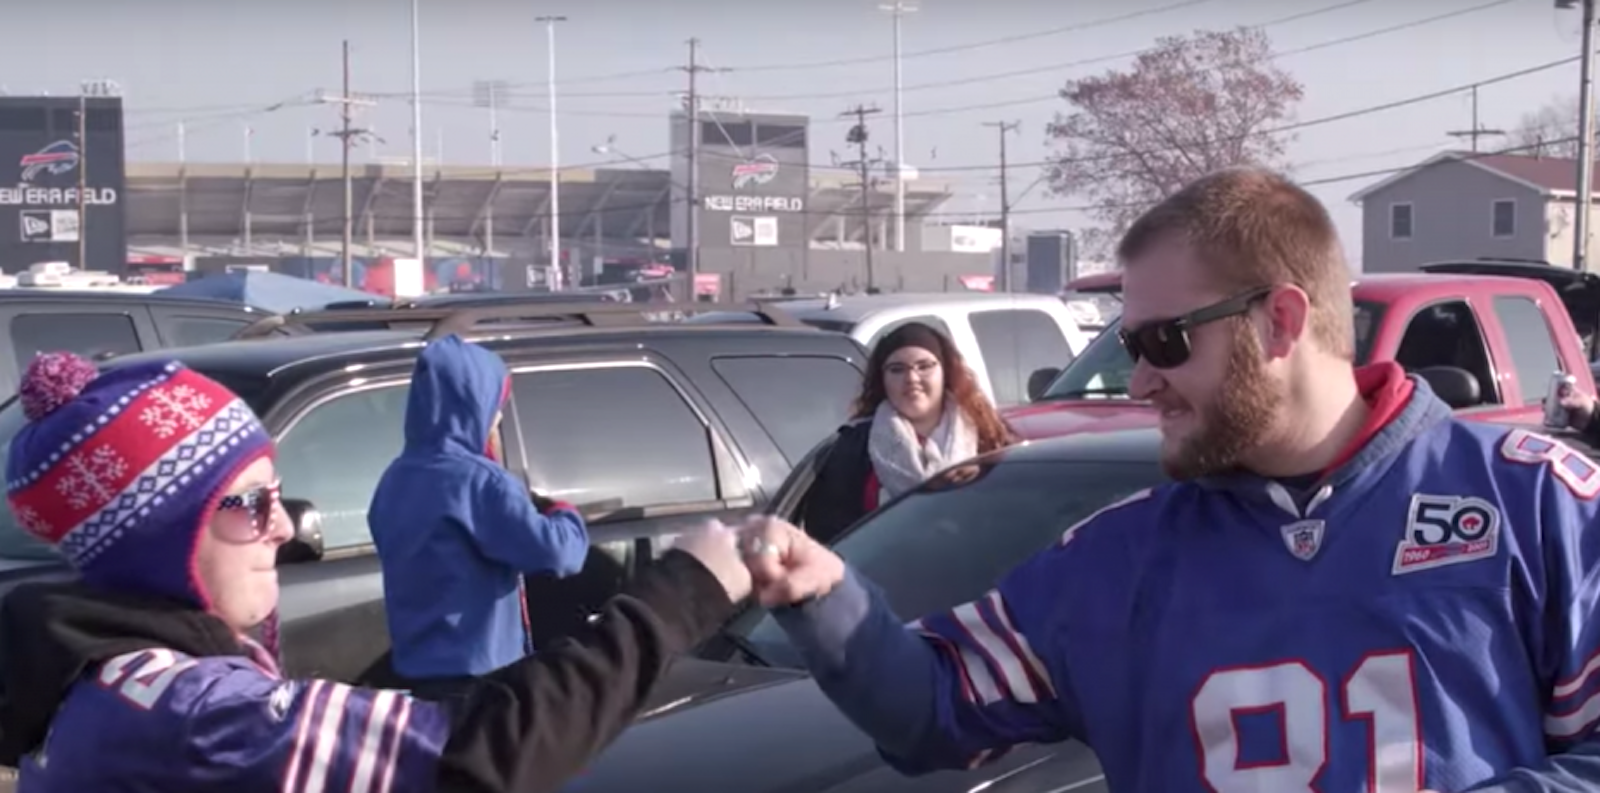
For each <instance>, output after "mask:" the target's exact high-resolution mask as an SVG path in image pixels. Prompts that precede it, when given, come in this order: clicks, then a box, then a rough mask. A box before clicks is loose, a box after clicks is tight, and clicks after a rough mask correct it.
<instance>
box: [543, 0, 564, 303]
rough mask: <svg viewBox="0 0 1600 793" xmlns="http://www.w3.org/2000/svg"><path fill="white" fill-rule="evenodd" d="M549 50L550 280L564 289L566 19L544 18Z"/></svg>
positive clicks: (558, 287)
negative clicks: (560, 77) (562, 61)
mask: <svg viewBox="0 0 1600 793" xmlns="http://www.w3.org/2000/svg"><path fill="white" fill-rule="evenodd" d="M538 21H540V22H543V23H544V27H545V47H546V49H548V50H549V63H548V64H547V66H546V72H547V74H546V80H547V82H548V88H549V91H550V277H551V281H552V283H551V286H552V287H554V288H556V289H560V288H562V287H564V286H565V285H566V278H565V277H564V276H565V273H563V272H561V145H560V138H559V137H558V134H557V127H556V23H557V22H565V21H567V18H566V17H564V16H542V17H539V19H538Z"/></svg>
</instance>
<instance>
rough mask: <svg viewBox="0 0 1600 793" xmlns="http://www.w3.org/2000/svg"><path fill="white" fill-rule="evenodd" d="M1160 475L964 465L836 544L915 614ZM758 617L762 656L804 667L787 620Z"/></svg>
mask: <svg viewBox="0 0 1600 793" xmlns="http://www.w3.org/2000/svg"><path fill="white" fill-rule="evenodd" d="M963 479H964V480H965V481H962V480H963ZM1160 481H1162V474H1161V470H1160V468H1159V467H1158V465H1157V464H1156V462H1155V460H1154V459H1152V460H1151V461H1150V462H1147V463H1145V462H1139V463H1128V462H1122V463H1105V462H1098V461H1060V462H1058V461H1027V462H1021V461H1013V462H1002V463H999V464H995V463H989V464H986V465H983V466H979V465H976V464H972V465H966V466H957V467H956V468H954V469H951V470H950V471H947V472H946V473H945V474H942V475H940V476H939V477H936V478H935V479H933V480H931V481H929V482H928V483H927V484H925V485H924V486H923V487H922V488H921V489H919V490H917V491H914V492H912V493H911V494H910V495H908V496H906V497H905V498H903V499H900V500H898V501H896V502H894V503H893V504H890V505H889V506H887V507H885V508H884V509H883V510H882V511H881V512H878V513H877V514H875V515H873V516H872V517H869V518H868V519H867V520H866V521H864V522H863V523H861V524H860V525H859V526H857V527H856V528H855V529H854V530H852V531H850V532H849V533H847V534H845V535H843V536H842V537H841V538H840V539H839V540H838V542H836V543H835V544H834V551H836V552H837V553H838V554H839V556H840V557H842V558H843V559H844V560H845V562H846V563H848V564H849V565H850V566H851V567H853V568H855V570H856V571H857V572H858V573H860V574H861V575H862V576H864V577H865V578H866V579H868V580H870V581H872V582H873V583H874V584H876V585H877V586H878V587H879V588H881V589H882V590H883V591H884V594H885V595H886V596H887V597H888V600H889V605H890V606H891V607H892V608H893V609H894V612H895V613H896V614H898V615H899V616H900V617H902V618H904V619H913V618H916V617H920V616H922V615H924V614H929V613H932V612H937V611H943V610H946V609H950V608H954V607H955V606H958V605H960V604H962V603H966V602H968V601H970V600H974V599H976V598H978V597H980V596H981V595H982V594H983V593H984V592H986V591H988V590H989V589H990V588H992V587H993V586H994V585H995V583H996V582H997V581H999V580H1000V579H1001V577H1003V576H1004V575H1005V574H1006V572H1007V571H1009V570H1010V569H1011V568H1013V567H1015V566H1016V565H1018V564H1020V563H1021V562H1023V561H1025V560H1026V559H1027V558H1028V557H1029V556H1031V555H1033V554H1034V553H1037V552H1038V551H1040V550H1042V549H1044V548H1047V547H1049V546H1050V544H1051V543H1053V542H1055V541H1057V540H1059V539H1060V537H1061V535H1062V533H1063V532H1065V531H1066V530H1067V529H1068V528H1069V527H1071V526H1072V525H1073V524H1075V523H1077V522H1078V521H1081V520H1083V519H1084V518H1087V517H1088V516H1089V515H1091V514H1093V513H1094V511H1095V510H1097V509H1100V508H1101V507H1104V506H1105V505H1107V504H1109V503H1111V502H1113V501H1115V500H1116V499H1119V498H1122V497H1123V496H1126V495H1128V494H1130V493H1133V492H1135V491H1137V490H1139V489H1141V488H1145V487H1150V486H1152V485H1154V484H1157V483H1159V482H1160ZM757 619H759V621H758V622H756V624H755V625H754V627H752V628H751V629H750V631H749V632H748V633H747V634H746V635H745V638H746V639H747V640H748V642H749V644H750V645H751V646H752V647H753V648H754V649H755V650H756V652H757V653H758V654H760V655H761V656H762V659H763V660H766V661H768V662H770V663H773V664H776V665H779V666H789V667H799V666H800V665H801V663H800V659H799V658H798V656H797V654H796V653H795V652H794V650H793V649H792V648H791V647H790V646H789V643H788V638H787V636H785V634H784V633H783V630H782V629H781V628H779V627H778V624H777V622H776V621H774V620H773V619H772V617H771V616H770V615H766V614H752V615H751V616H750V617H749V618H748V621H745V624H749V622H750V621H756V620H757ZM735 631H736V632H737V628H735Z"/></svg>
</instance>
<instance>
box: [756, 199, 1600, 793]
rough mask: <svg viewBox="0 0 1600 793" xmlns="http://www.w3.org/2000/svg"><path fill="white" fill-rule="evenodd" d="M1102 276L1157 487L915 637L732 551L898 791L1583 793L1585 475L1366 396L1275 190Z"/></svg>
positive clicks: (791, 532)
mask: <svg viewBox="0 0 1600 793" xmlns="http://www.w3.org/2000/svg"><path fill="white" fill-rule="evenodd" d="M1118 258H1119V260H1120V262H1121V264H1122V266H1123V288H1124V297H1125V307H1124V313H1123V327H1124V331H1123V334H1122V342H1123V344H1124V345H1125V346H1126V347H1127V350H1128V353H1129V354H1130V355H1131V356H1132V357H1133V358H1134V359H1135V361H1136V364H1135V366H1134V371H1133V375H1132V379H1131V383H1130V393H1131V395H1132V396H1133V397H1135V398H1139V399H1147V400H1149V401H1151V402H1152V403H1153V404H1154V405H1155V406H1156V408H1157V409H1158V410H1159V411H1160V428H1161V437H1162V442H1161V462H1162V465H1163V467H1164V468H1165V469H1166V470H1167V472H1168V473H1169V474H1170V475H1171V476H1172V477H1173V478H1174V479H1175V480H1177V481H1176V482H1175V483H1173V484H1169V485H1165V486H1162V487H1159V488H1156V489H1154V490H1149V491H1145V492H1141V493H1138V494H1135V495H1133V496H1131V497H1129V498H1127V499H1124V500H1123V501H1121V502H1118V503H1116V504H1113V505H1111V506H1109V507H1107V508H1105V509H1103V510H1101V511H1100V512H1099V513H1098V514H1096V515H1094V516H1092V517H1090V518H1089V519H1088V520H1086V521H1084V522H1082V523H1080V524H1078V525H1075V526H1072V527H1069V528H1067V529H1066V531H1065V533H1064V535H1063V537H1062V540H1061V542H1060V543H1059V544H1058V545H1057V546H1055V547H1052V548H1050V549H1048V550H1046V551H1044V552H1043V553H1041V554H1040V555H1039V556H1037V557H1035V558H1034V559H1032V560H1030V561H1029V562H1027V563H1025V564H1024V565H1022V566H1021V567H1019V568H1018V569H1016V570H1014V571H1013V572H1012V573H1010V574H1009V575H1007V576H1006V577H1005V578H1004V579H1003V580H1002V581H1001V582H1000V583H999V584H998V586H997V587H996V589H994V590H993V591H991V592H990V593H988V594H987V595H986V596H984V597H983V598H980V599H979V600H978V601H976V602H974V603H970V604H967V605H964V606H961V607H958V608H956V609H954V610H952V611H950V612H947V613H943V614H935V615H931V616H926V617H924V618H923V619H921V620H918V621H916V622H914V623H912V624H911V625H910V626H909V627H906V626H904V625H903V623H902V621H901V619H900V618H899V617H898V616H896V615H895V614H893V613H891V612H890V610H889V608H888V606H887V605H886V601H885V600H884V599H883V598H882V597H881V596H880V595H879V594H878V593H877V592H876V591H875V590H874V589H873V587H872V586H871V584H870V583H868V582H866V581H863V580H861V579H860V578H859V577H858V576H857V575H856V574H855V573H853V572H851V571H850V570H849V569H848V568H846V567H845V565H844V564H843V563H842V562H841V561H840V560H839V558H838V557H837V556H835V555H833V554H832V553H831V552H830V551H828V550H827V549H826V548H824V547H823V546H821V545H819V544H817V543H815V542H814V541H812V540H810V539H809V538H808V537H806V535H805V534H804V532H801V531H799V530H797V529H795V528H794V527H792V526H789V525H788V524H786V523H783V522H782V521H778V520H774V519H766V518H762V519H754V520H752V521H750V522H749V523H748V524H747V525H746V526H745V528H744V530H743V534H744V536H743V540H742V542H743V543H744V548H745V552H746V554H747V557H746V559H747V562H748V563H749V565H750V569H751V573H752V578H753V579H754V581H755V586H756V591H757V593H758V595H759V596H760V598H761V601H762V602H763V603H765V604H766V605H768V606H770V607H773V608H774V609H775V614H776V615H777V618H778V620H779V622H780V624H782V625H783V626H784V627H785V628H786V630H787V631H788V632H789V634H790V636H791V637H792V639H793V640H794V642H795V644H796V645H797V646H798V647H799V648H800V649H801V650H802V652H803V654H804V657H805V658H806V659H807V663H808V665H809V667H810V669H811V671H812V672H813V673H814V674H815V675H816V679H817V682H818V683H819V684H820V685H821V687H822V688H823V690H824V691H826V692H827V693H828V695H829V696H830V697H831V698H832V699H833V701H834V702H835V703H836V704H837V705H838V707H839V708H840V709H841V710H842V711H843V712H844V713H845V714H846V715H848V716H849V717H850V718H851V719H852V720H853V721H854V722H855V723H856V724H857V725H858V726H860V727H861V728H862V729H863V730H864V731H866V732H867V733H868V734H869V735H871V736H873V737H874V739H876V741H877V742H878V745H879V747H880V749H881V751H882V752H883V754H884V756H885V757H886V758H887V759H888V760H889V762H890V763H892V764H893V765H894V766H895V767H897V768H899V769H901V770H903V771H905V772H907V773H924V772H928V771H932V770H935V769H941V768H965V767H970V766H972V765H975V764H980V763H983V762H986V761H989V760H992V759H994V758H995V757H997V756H999V755H1001V754H1003V753H1005V752H1006V751H1007V750H1008V749H1009V748H1010V747H1012V746H1016V745H1018V744H1024V743H1047V742H1054V741H1062V740H1066V739H1069V738H1072V739H1078V740H1082V741H1085V742H1086V743H1088V744H1089V745H1090V746H1092V748H1093V749H1094V750H1095V753H1096V755H1097V756H1098V758H1099V759H1100V762H1101V765H1102V766H1103V767H1104V770H1105V775H1106V780H1107V783H1108V785H1109V786H1110V788H1111V789H1112V790H1114V791H1119V793H1183V792H1184V791H1209V792H1210V793H1243V792H1244V791H1250V792H1251V793H1256V792H1259V791H1273V792H1274V793H1296V792H1297V791H1305V792H1307V793H1310V791H1362V790H1364V791H1367V793H1417V791H1421V790H1434V791H1440V792H1441V793H1461V791H1469V790H1470V791H1494V792H1495V793H1533V792H1534V791H1552V792H1553V791H1577V790H1596V789H1600V740H1597V735H1596V727H1595V725H1596V723H1597V722H1600V618H1597V617H1600V614H1596V608H1597V603H1600V531H1596V530H1594V528H1593V527H1594V524H1595V522H1596V517H1597V510H1600V466H1596V465H1595V464H1594V463H1593V462H1591V461H1589V460H1588V459H1586V458H1584V457H1583V456H1581V455H1579V454H1577V453H1576V452H1574V451H1572V450H1571V449H1569V448H1567V447H1565V446H1563V445H1562V444H1560V443H1558V442H1556V441H1554V440H1552V439H1550V438H1547V437H1544V436H1541V435H1538V434H1534V433H1530V432H1528V431H1526V430H1522V429H1513V428H1508V427H1503V426H1494V425H1489V424H1474V423H1470V422H1465V421H1461V420H1458V419H1456V418H1455V417H1454V416H1453V415H1452V414H1451V411H1450V410H1449V408H1448V407H1446V406H1445V405H1444V403H1443V402H1441V401H1440V400H1439V399H1438V398H1436V397H1435V396H1434V395H1433V393H1432V392H1431V391H1430V390H1429V389H1428V386H1427V384H1426V383H1425V382H1423V381H1421V380H1418V379H1415V378H1410V377H1407V376H1406V375H1405V373H1404V372H1403V371H1401V370H1400V368H1399V367H1398V366H1396V365H1394V364H1392V363H1385V364H1377V365H1374V366H1369V367H1365V368H1362V369H1356V368H1355V367H1354V366H1353V364H1352V359H1353V357H1354V355H1353V350H1352V347H1353V336H1354V333H1353V328H1352V309H1351V299H1350V293H1349V279H1350V273H1349V270H1348V268H1347V267H1346V265H1345V262H1344V258H1343V254H1342V251H1341V249H1340V245H1339V242H1338V238H1337V235H1336V233H1335V230H1334V227H1333V224H1332V222H1331V220H1330V219H1329V217H1328V214H1327V212H1326V210H1325V209H1324V208H1323V207H1322V206H1321V204H1320V203H1319V202H1318V201H1317V200H1316V199H1315V198H1314V197H1312V196H1311V195H1309V194H1308V193H1306V192H1305V191H1304V190H1302V189H1300V188H1299V187H1297V186H1295V185H1294V184H1292V183H1290V182H1289V181H1287V180H1286V179H1284V178H1282V177H1280V176H1278V175H1275V174H1272V173H1269V172H1263V171H1258V170H1248V169H1246V170H1232V171H1225V172H1220V173H1217V174H1213V175H1210V176H1207V177H1205V178H1202V179H1200V180H1198V181H1196V182H1194V183H1193V184H1190V185H1189V186H1187V187H1185V188H1184V189H1183V190H1181V191H1179V192H1178V193H1176V194H1175V195H1173V196H1171V197H1170V198H1168V199H1167V200H1165V201H1163V202H1162V203H1161V204H1160V205H1158V206H1156V207H1155V208H1153V209H1151V210H1150V211H1148V212H1147V213H1146V214H1145V215H1144V216H1142V217H1141V218H1140V219H1139V220H1138V221H1137V222H1136V223H1134V224H1133V226H1132V227H1131V228H1130V229H1129V231H1128V233H1127V235H1126V236H1125V237H1124V239H1123V240H1122V243H1121V245H1120V246H1119V250H1118Z"/></svg>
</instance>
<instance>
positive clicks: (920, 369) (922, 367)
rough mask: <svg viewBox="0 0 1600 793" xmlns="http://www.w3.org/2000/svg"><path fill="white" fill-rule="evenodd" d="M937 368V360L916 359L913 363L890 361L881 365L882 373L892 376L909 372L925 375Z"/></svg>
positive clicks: (901, 375) (904, 374) (902, 375)
mask: <svg viewBox="0 0 1600 793" xmlns="http://www.w3.org/2000/svg"><path fill="white" fill-rule="evenodd" d="M938 368H939V362H938V361H917V362H916V363H913V364H904V363H891V364H888V365H886V366H884V367H883V373H884V374H886V375H890V376H892V377H905V376H906V375H907V374H909V373H911V372H916V373H917V374H919V375H924V376H926V375H927V374H928V373H929V372H932V371H933V370H935V369H938Z"/></svg>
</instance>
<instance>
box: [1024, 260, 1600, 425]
mask: <svg viewBox="0 0 1600 793" xmlns="http://www.w3.org/2000/svg"><path fill="white" fill-rule="evenodd" d="M1423 270H1424V272H1421V273H1415V274H1410V273H1408V274H1395V275H1363V276H1360V277H1358V278H1357V279H1356V280H1355V281H1354V282H1353V283H1352V284H1351V292H1352V295H1353V297H1354V298H1355V320H1356V322H1355V326H1356V360H1357V362H1358V363H1369V362H1373V361H1386V360H1388V361H1396V362H1398V363H1399V364H1400V365H1401V366H1403V367H1405V369H1406V370H1407V371H1409V372H1414V373H1417V374H1419V375H1420V376H1422V377H1425V378H1426V379H1427V380H1428V381H1429V383H1430V385H1432V386H1434V390H1435V391H1436V392H1438V394H1439V396H1440V397H1441V398H1442V399H1444V400H1445V401H1446V402H1447V403H1449V404H1450V405H1451V406H1452V407H1454V408H1455V409H1456V410H1457V411H1459V412H1461V413H1463V414H1464V415H1468V416H1471V417H1472V418H1481V419H1483V420H1485V421H1498V422H1504V423H1515V424H1530V425H1531V424H1537V423H1539V422H1540V421H1541V419H1542V416H1543V406H1542V403H1543V399H1544V394H1545V389H1546V388H1547V387H1548V384H1549V381H1550V376H1551V375H1552V374H1554V373H1555V372H1557V371H1562V372H1567V373H1569V374H1571V375H1572V376H1573V377H1576V378H1577V380H1578V387H1579V388H1583V389H1587V390H1589V392H1590V393H1594V388H1595V380H1594V375H1593V374H1592V373H1591V370H1590V363H1589V362H1590V361H1591V360H1592V359H1593V358H1594V356H1593V354H1592V353H1593V350H1592V345H1593V342H1594V338H1595V336H1596V325H1597V323H1600V276H1596V275H1594V274H1592V273H1585V272H1576V271H1573V270H1566V269H1561V268H1556V267H1551V266H1549V265H1544V264H1531V263H1523V262H1506V261H1489V260H1485V261H1476V262H1442V263H1439V264H1432V265H1427V266H1425V267H1424V268H1423ZM1101 280H1102V281H1103V283H1097V284H1094V285H1085V284H1077V283H1075V285H1074V286H1075V290H1076V291H1078V292H1086V291H1089V290H1090V289H1098V290H1103V291H1116V290H1118V289H1119V288H1120V282H1119V281H1116V280H1113V279H1105V278H1102V279H1101ZM1575 321H1576V324H1574V323H1575ZM1119 325H1120V323H1119V322H1112V323H1111V324H1110V325H1108V326H1107V327H1106V330H1105V332H1103V333H1101V335H1100V336H1098V337H1096V338H1095V340H1094V341H1093V342H1091V343H1090V344H1089V346H1088V347H1087V348H1086V349H1085V350H1084V351H1083V354H1082V355H1080V356H1078V357H1077V358H1076V359H1074V360H1073V361H1072V362H1071V363H1070V364H1068V365H1067V367H1066V369H1065V370H1063V371H1061V372H1051V371H1049V370H1040V371H1039V372H1036V373H1034V378H1033V379H1032V380H1031V381H1030V383H1031V384H1035V385H1036V386H1037V387H1036V388H1035V389H1034V390H1036V391H1037V392H1038V394H1037V396H1033V395H1031V394H1030V396H1033V399H1032V401H1031V402H1030V403H1029V404H1026V405H1021V406H1018V407H1015V408H1012V409H1010V410H1008V411H1006V413H1005V415H1006V418H1007V420H1009V421H1010V422H1011V424H1012V426H1013V427H1015V428H1016V430H1017V432H1018V433H1020V434H1021V435H1022V436H1023V437H1024V438H1046V437H1055V436H1059V435H1067V434H1071V433H1075V432H1086V431H1102V430H1112V429H1124V428H1129V427H1147V426H1154V425H1155V424H1156V414H1155V411H1154V410H1153V409H1152V407H1151V406H1150V403H1149V402H1146V401H1141V400H1135V399H1131V398H1129V396H1128V390H1127V389H1128V378H1129V376H1130V375H1131V374H1132V371H1133V364H1132V362H1131V361H1130V360H1129V359H1128V356H1127V354H1126V353H1124V352H1123V350H1122V345H1121V344H1120V343H1119V342H1118V340H1117V338H1116V330H1117V328H1118V327H1119ZM1046 383H1048V385H1045V384H1046Z"/></svg>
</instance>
